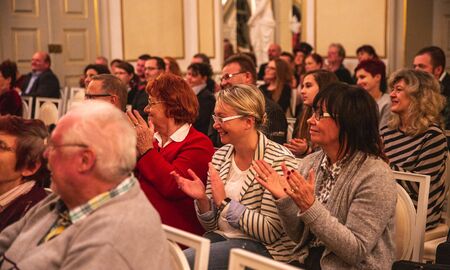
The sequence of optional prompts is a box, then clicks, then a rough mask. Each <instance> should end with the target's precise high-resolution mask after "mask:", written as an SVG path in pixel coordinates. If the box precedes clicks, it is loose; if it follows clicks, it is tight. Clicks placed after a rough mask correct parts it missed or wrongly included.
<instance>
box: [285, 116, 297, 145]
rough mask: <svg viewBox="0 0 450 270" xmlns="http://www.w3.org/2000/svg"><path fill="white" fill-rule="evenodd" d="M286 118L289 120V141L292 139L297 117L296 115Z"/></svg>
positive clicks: (287, 137)
mask: <svg viewBox="0 0 450 270" xmlns="http://www.w3.org/2000/svg"><path fill="white" fill-rule="evenodd" d="M286 120H287V122H288V129H287V135H286V139H287V141H289V140H290V139H292V136H293V134H292V133H293V132H294V124H295V121H296V120H297V119H296V118H294V117H286Z"/></svg>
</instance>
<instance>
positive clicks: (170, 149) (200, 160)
mask: <svg viewBox="0 0 450 270" xmlns="http://www.w3.org/2000/svg"><path fill="white" fill-rule="evenodd" d="M153 146H154V148H153V149H152V150H150V151H148V152H147V153H146V154H145V155H144V156H143V157H141V158H140V159H139V161H138V162H137V165H136V175H137V178H138V179H139V182H140V184H141V187H142V190H143V191H144V193H145V195H147V198H148V199H149V201H150V202H151V203H152V204H153V206H154V207H155V208H156V210H157V211H158V212H159V215H160V216H161V220H162V223H163V224H167V225H169V226H172V227H175V228H179V229H182V230H184V231H188V232H191V233H194V234H198V235H201V234H203V232H204V230H203V228H202V226H201V225H200V223H199V222H198V220H197V215H196V213H195V209H194V201H193V199H191V198H190V197H189V196H187V195H186V194H185V193H184V192H183V191H181V190H180V189H178V185H177V183H176V182H175V180H174V179H173V177H172V176H171V175H170V174H169V173H170V172H171V171H174V170H175V171H176V172H178V173H179V174H180V175H181V176H184V177H187V178H189V179H190V178H191V177H190V176H189V174H188V173H187V169H192V170H193V171H194V172H195V173H196V174H197V175H198V177H200V179H202V181H203V183H205V186H206V175H207V171H208V162H210V161H211V158H212V155H213V154H214V148H213V145H212V143H211V141H210V140H209V138H208V137H206V136H205V135H204V134H203V133H200V132H199V131H197V130H195V129H194V128H193V127H191V129H190V130H189V133H188V135H187V136H186V138H185V139H184V140H183V141H182V142H171V143H170V144H169V145H167V146H166V147H164V148H160V147H159V146H158V144H157V142H156V141H155V142H154V143H153Z"/></svg>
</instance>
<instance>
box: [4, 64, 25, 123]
mask: <svg viewBox="0 0 450 270" xmlns="http://www.w3.org/2000/svg"><path fill="white" fill-rule="evenodd" d="M16 74H17V65H16V63H14V62H11V61H9V60H6V61H3V63H1V64H0V115H7V114H11V115H17V116H22V110H23V108H22V99H21V98H20V96H19V94H18V93H17V91H16V90H15V89H14V85H15V83H16Z"/></svg>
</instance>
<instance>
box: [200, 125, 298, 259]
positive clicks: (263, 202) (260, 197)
mask: <svg viewBox="0 0 450 270" xmlns="http://www.w3.org/2000/svg"><path fill="white" fill-rule="evenodd" d="M233 153H234V147H233V146H232V145H231V144H227V145H225V146H223V147H222V148H220V149H219V150H217V151H216V153H215V154H214V156H213V159H212V163H213V165H214V167H215V168H216V170H217V171H218V172H219V175H220V178H221V179H222V182H223V183H224V185H226V184H227V180H228V177H229V173H230V168H231V157H232V156H231V155H232V154H233ZM260 159H262V160H265V161H266V162H267V163H269V164H270V165H272V167H273V168H274V169H275V170H276V171H277V172H278V173H279V174H282V169H281V164H282V163H283V162H285V164H286V166H287V167H288V168H289V169H296V168H297V162H296V160H295V158H294V156H293V155H292V153H291V152H290V151H289V150H288V149H287V148H285V147H284V146H281V145H279V144H277V143H275V142H273V141H271V140H269V139H267V137H266V136H264V135H263V134H262V133H259V139H258V145H257V149H256V151H255V156H254V160H260ZM255 176H256V172H255V171H254V170H253V169H252V168H250V169H249V170H248V173H247V179H246V180H245V182H244V184H243V185H242V189H241V192H240V196H239V197H240V198H239V202H240V203H241V204H242V205H244V206H245V207H246V209H245V211H244V213H243V214H242V216H241V218H240V220H239V226H240V230H241V231H242V232H243V233H245V234H246V235H248V236H249V237H251V238H252V239H254V240H256V241H259V242H261V243H262V244H263V245H264V246H265V247H266V248H267V250H268V251H269V253H270V254H271V256H272V257H273V258H274V259H275V260H277V261H284V262H286V261H289V260H291V259H292V258H293V252H292V250H293V248H294V247H295V243H294V242H292V241H291V240H290V239H289V238H288V237H287V235H286V233H285V231H284V229H283V226H282V224H281V221H280V218H279V216H278V212H277V209H276V206H275V202H274V201H275V199H274V198H273V196H272V194H271V193H270V192H269V191H268V190H266V189H265V188H264V187H262V186H261V185H260V184H259V183H258V181H256V179H255ZM210 183H211V182H210V179H209V176H208V183H207V186H206V194H207V195H208V197H209V198H212V195H211V185H210ZM213 211H216V209H215V208H214V207H213ZM197 215H198V217H199V220H200V223H201V224H202V225H203V227H204V228H205V230H206V231H214V230H218V215H216V214H214V215H202V216H200V213H199V212H198V209H197ZM206 216H207V217H208V218H207V217H206Z"/></svg>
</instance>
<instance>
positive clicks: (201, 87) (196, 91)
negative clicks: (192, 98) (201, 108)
mask: <svg viewBox="0 0 450 270" xmlns="http://www.w3.org/2000/svg"><path fill="white" fill-rule="evenodd" d="M205 87H206V83H203V84H200V85H197V86H194V87H192V90H194V93H195V95H198V93H200V91H201V90H202V89H203V88H205Z"/></svg>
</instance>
